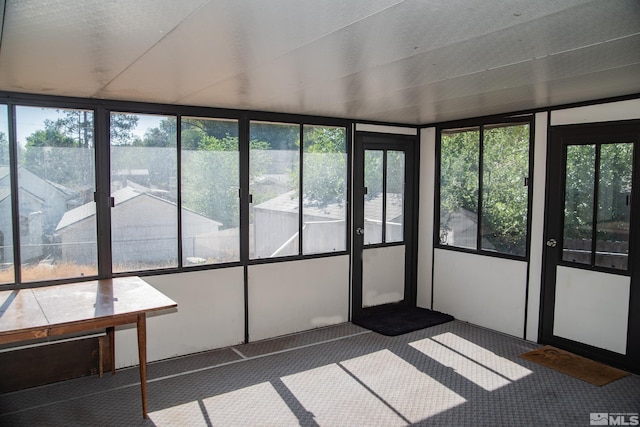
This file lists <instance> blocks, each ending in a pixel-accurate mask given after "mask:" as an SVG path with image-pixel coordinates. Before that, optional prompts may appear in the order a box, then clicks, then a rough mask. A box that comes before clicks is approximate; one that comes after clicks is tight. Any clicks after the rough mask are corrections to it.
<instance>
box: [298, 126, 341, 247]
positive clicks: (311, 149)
mask: <svg viewBox="0 0 640 427" xmlns="http://www.w3.org/2000/svg"><path fill="white" fill-rule="evenodd" d="M346 144H347V137H346V130H345V128H342V127H328V126H304V153H303V180H302V182H303V185H302V187H303V190H304V191H303V194H304V197H303V206H302V209H303V214H304V216H303V225H302V230H303V245H304V250H303V253H304V254H314V253H325V252H336V251H344V250H346V248H347V239H346V235H347V203H346V200H347V148H346Z"/></svg>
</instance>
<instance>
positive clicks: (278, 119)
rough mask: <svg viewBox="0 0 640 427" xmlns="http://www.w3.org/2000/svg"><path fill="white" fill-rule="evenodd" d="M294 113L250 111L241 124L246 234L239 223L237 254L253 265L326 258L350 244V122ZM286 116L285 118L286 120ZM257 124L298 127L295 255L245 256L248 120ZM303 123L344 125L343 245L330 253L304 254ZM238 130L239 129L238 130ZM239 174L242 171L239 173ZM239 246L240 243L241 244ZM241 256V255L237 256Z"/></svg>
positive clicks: (248, 165)
mask: <svg viewBox="0 0 640 427" xmlns="http://www.w3.org/2000/svg"><path fill="white" fill-rule="evenodd" d="M296 117H297V116H291V115H280V114H277V113H265V114H252V115H249V116H247V117H245V123H243V126H244V130H245V132H246V135H247V137H246V143H245V144H241V155H240V156H241V168H242V166H243V165H244V167H245V168H246V174H245V175H243V176H242V177H241V179H243V180H244V182H243V186H242V187H241V193H242V194H246V200H244V201H242V200H241V211H242V207H243V206H244V207H245V216H246V219H245V222H246V227H244V232H245V233H246V236H244V235H243V234H242V233H243V227H242V225H241V235H242V237H241V241H242V242H246V248H245V250H242V249H241V254H242V255H244V257H245V258H243V259H244V260H245V262H246V263H247V264H249V265H253V264H265V263H270V262H279V261H291V260H301V259H313V258H323V257H328V256H339V255H345V254H348V253H349V251H350V247H351V232H350V230H351V215H350V211H349V209H350V206H351V163H352V160H351V159H352V151H353V150H352V124H351V122H350V121H346V120H329V119H322V118H315V117H313V118H312V117H304V118H302V119H298V120H292V119H295V118H296ZM287 119H288V120H287ZM252 122H253V123H260V124H270V123H271V124H274V125H295V126H298V135H299V141H300V147H299V150H298V165H299V167H298V192H299V196H298V236H299V238H298V245H297V246H298V247H297V253H296V254H292V255H283V256H276V257H263V258H256V257H255V256H254V257H253V258H252V257H250V256H249V255H250V254H249V247H248V246H249V245H250V243H251V241H250V240H249V235H248V233H249V215H250V212H251V207H250V205H251V202H250V198H251V197H252V194H251V192H250V186H249V168H250V161H249V154H250V151H251V150H250V145H249V142H250V126H251V123H252ZM306 126H310V127H334V128H344V132H345V154H346V171H345V180H346V192H345V197H346V199H345V225H346V226H345V236H344V239H345V246H344V249H343V250H339V251H331V252H318V253H308V254H305V253H304V232H303V226H304V212H305V209H304V197H303V195H304V152H305V144H304V133H305V127H306ZM241 133H242V131H241ZM243 148H244V150H245V151H246V153H245V155H244V160H243V155H242V149H243ZM241 175H242V172H241ZM241 224H242V219H241ZM241 246H242V245H241ZM241 258H242V256H241Z"/></svg>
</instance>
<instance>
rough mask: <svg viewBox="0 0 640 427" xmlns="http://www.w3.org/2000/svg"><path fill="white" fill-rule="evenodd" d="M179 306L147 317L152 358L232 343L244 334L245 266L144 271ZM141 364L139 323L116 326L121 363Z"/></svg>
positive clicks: (119, 360) (149, 352)
mask: <svg viewBox="0 0 640 427" xmlns="http://www.w3.org/2000/svg"><path fill="white" fill-rule="evenodd" d="M144 280H145V281H146V282H148V283H149V284H151V285H152V286H153V287H155V288H156V289H158V290H159V291H160V292H162V293H164V294H165V295H167V296H168V297H169V298H171V299H173V300H174V301H175V302H176V303H177V304H178V308H177V310H170V311H167V312H161V313H157V314H152V315H149V316H148V318H147V360H148V361H155V360H162V359H166V358H169V357H174V356H180V355H185V354H189V353H197V352H200V351H206V350H211V349H214V348H220V347H227V346H230V345H235V344H238V343H241V342H242V341H243V340H244V281H243V269H242V267H234V268H222V269H215V270H206V271H194V272H190V273H180V274H165V275H160V276H150V277H144ZM137 364H138V343H137V335H136V328H135V325H133V326H127V327H122V328H118V329H117V330H116V367H117V368H121V367H125V366H133V365H137Z"/></svg>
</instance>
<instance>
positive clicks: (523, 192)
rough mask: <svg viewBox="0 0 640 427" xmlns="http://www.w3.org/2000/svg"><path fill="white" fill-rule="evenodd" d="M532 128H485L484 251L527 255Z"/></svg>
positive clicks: (483, 183)
mask: <svg viewBox="0 0 640 427" xmlns="http://www.w3.org/2000/svg"><path fill="white" fill-rule="evenodd" d="M528 176H529V125H528V124H523V125H509V126H498V127H493V128H485V130H484V141H483V159H482V227H481V236H482V240H481V243H480V246H481V249H484V250H489V251H495V252H500V253H504V254H510V255H519V256H524V255H526V251H527V248H526V243H527V207H528V194H529V191H528V188H527V179H528Z"/></svg>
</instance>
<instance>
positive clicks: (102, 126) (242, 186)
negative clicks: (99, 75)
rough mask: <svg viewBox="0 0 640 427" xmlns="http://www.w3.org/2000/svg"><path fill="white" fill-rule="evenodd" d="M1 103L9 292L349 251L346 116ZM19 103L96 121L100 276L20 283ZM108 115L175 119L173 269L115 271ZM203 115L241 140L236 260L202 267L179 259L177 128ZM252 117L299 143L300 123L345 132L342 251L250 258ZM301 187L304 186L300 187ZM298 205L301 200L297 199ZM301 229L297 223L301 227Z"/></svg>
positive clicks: (48, 100) (40, 100)
mask: <svg viewBox="0 0 640 427" xmlns="http://www.w3.org/2000/svg"><path fill="white" fill-rule="evenodd" d="M0 104H3V105H6V107H7V120H8V125H9V126H8V127H9V129H8V135H7V139H8V142H9V152H10V163H11V164H10V175H11V190H12V194H11V206H12V215H11V217H12V232H13V242H12V244H13V259H14V282H13V283H7V284H0V290H12V289H22V288H34V287H41V286H51V285H57V284H64V283H70V282H82V281H90V280H99V279H109V278H113V277H123V276H130V275H131V274H135V275H137V276H142V277H144V276H152V275H153V276H156V275H164V274H176V273H183V272H191V271H200V270H215V269H218V268H230V267H240V266H244V267H247V266H249V265H254V264H264V263H271V262H285V261H291V260H305V259H314V258H324V257H334V256H343V255H348V254H349V253H350V248H351V233H350V230H351V215H350V214H349V212H350V206H351V192H352V190H351V179H352V177H351V175H352V165H351V164H352V151H353V149H352V147H353V129H354V127H355V124H354V123H355V122H353V121H352V120H348V119H337V118H328V117H316V116H306V115H296V114H287V113H263V112H251V111H242V110H230V109H223V108H213V107H196V106H184V105H170V104H156V103H146V102H133V101H118V100H99V99H88V98H74V97H66V96H55V95H38V94H23V93H13V92H2V91H0ZM17 106H25V107H36V108H52V109H82V110H87V111H92V112H93V119H94V144H95V152H94V153H95V195H94V196H95V197H94V198H95V203H96V220H97V250H98V259H97V262H98V274H97V275H95V276H78V277H69V278H61V279H53V280H41V281H29V282H24V281H22V277H21V268H20V266H21V264H20V262H21V259H20V254H19V251H20V230H19V226H20V223H19V221H17V216H16V215H17V212H18V197H17V194H18V193H17V190H18V185H19V184H18V183H17V149H16V146H17V136H16V114H15V108H16V107H17ZM111 113H125V114H142V115H165V116H170V117H175V118H176V126H177V146H176V151H177V164H176V167H177V174H178V175H177V183H178V187H177V203H178V209H177V218H176V220H177V221H178V222H177V225H178V236H177V242H176V244H177V245H178V247H177V248H178V251H177V253H178V265H177V266H175V267H168V268H159V269H149V270H137V271H127V272H118V273H114V272H113V264H112V247H111V230H112V225H111V209H110V208H111V203H112V200H111V188H110V187H111V171H110V168H111V164H110V163H111V162H110V149H111V145H110V117H111ZM183 117H188V118H193V117H195V118H203V119H214V120H234V121H236V122H237V124H238V144H239V162H240V165H239V183H238V186H239V188H238V190H239V198H240V218H239V224H240V236H239V239H240V245H239V247H240V257H239V258H240V259H239V260H237V261H231V262H221V263H216V264H206V265H188V266H186V265H184V262H183V259H182V245H183V242H182V218H181V216H182V212H181V211H182V209H180V207H181V201H182V200H181V188H182V181H181V177H182V175H181V149H182V141H181V128H182V122H181V121H182V118H183ZM250 121H260V122H277V123H287V124H294V125H297V126H299V129H300V135H301V141H303V139H302V136H303V133H304V126H325V127H341V128H344V130H345V139H346V141H345V148H346V155H347V158H346V169H347V170H346V175H345V179H346V201H345V202H346V212H347V214H346V218H345V221H346V232H345V236H344V238H345V249H344V250H341V251H332V252H321V253H313V254H306V255H305V254H304V252H303V247H302V241H301V242H300V245H299V248H300V249H299V251H298V254H297V255H292V256H285V257H275V258H260V259H249V251H248V244H249V229H248V225H249V224H248V219H249V203H248V202H249V194H248V190H249V124H250ZM303 151H304V147H301V149H300V159H301V161H302V155H303ZM299 173H300V182H301V185H302V173H303V171H302V165H301V168H300V172H299ZM301 189H302V186H301ZM301 203H302V200H301ZM299 224H302V211H301V212H300V220H299ZM299 226H300V227H301V225H299Z"/></svg>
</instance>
